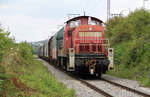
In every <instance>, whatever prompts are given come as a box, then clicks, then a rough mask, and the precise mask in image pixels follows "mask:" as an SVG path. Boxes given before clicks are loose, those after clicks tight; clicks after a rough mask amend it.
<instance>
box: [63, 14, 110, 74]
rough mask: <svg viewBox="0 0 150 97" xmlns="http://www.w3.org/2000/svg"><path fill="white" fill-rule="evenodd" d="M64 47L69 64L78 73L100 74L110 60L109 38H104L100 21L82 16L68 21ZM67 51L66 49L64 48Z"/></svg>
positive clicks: (103, 71) (107, 66)
mask: <svg viewBox="0 0 150 97" xmlns="http://www.w3.org/2000/svg"><path fill="white" fill-rule="evenodd" d="M67 27H68V28H66V29H67V30H66V32H67V34H66V35H67V37H66V38H65V40H66V43H65V44H66V45H65V46H66V48H68V49H69V64H70V65H69V66H70V67H72V68H73V70H75V71H77V73H79V74H92V75H98V76H101V74H102V73H105V72H106V71H107V70H108V68H109V66H110V63H112V61H110V60H109V59H110V58H112V56H110V55H109V54H110V52H109V51H110V49H109V40H108V39H105V38H104V27H103V25H102V21H100V20H99V19H97V18H93V17H88V16H83V17H80V18H75V19H74V20H70V21H69V22H68V26H67ZM66 51H67V50H66Z"/></svg>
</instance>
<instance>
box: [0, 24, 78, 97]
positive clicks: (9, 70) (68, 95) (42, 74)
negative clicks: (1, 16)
mask: <svg viewBox="0 0 150 97" xmlns="http://www.w3.org/2000/svg"><path fill="white" fill-rule="evenodd" d="M9 34H10V32H8V31H4V29H3V28H2V27H1V26H0V97H50V96H51V97H61V96H63V97H74V96H75V92H74V90H70V89H67V87H66V86H65V85H64V84H62V83H61V82H59V81H57V79H56V78H55V77H54V76H53V75H52V74H51V73H50V72H49V71H48V69H47V68H46V67H45V66H44V65H43V64H42V62H40V61H38V60H35V59H34V57H33V53H32V52H33V49H32V46H31V45H30V44H29V43H27V42H21V43H18V44H16V43H15V42H14V39H12V38H10V37H9Z"/></svg>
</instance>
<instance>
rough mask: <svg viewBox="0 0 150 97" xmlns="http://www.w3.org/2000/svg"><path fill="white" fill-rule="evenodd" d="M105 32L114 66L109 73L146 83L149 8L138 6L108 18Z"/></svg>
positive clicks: (149, 56) (148, 53)
mask: <svg viewBox="0 0 150 97" xmlns="http://www.w3.org/2000/svg"><path fill="white" fill-rule="evenodd" d="M106 36H107V37H109V38H110V40H111V46H112V47H114V48H115V65H116V69H115V70H114V71H112V72H111V73H110V72H109V73H110V74H113V75H116V76H119V77H123V78H130V79H135V80H138V81H140V82H141V83H142V84H144V85H148V68H149V67H150V60H149V59H150V52H149V50H150V39H149V37H150V12H149V11H146V10H144V9H140V10H135V11H134V12H131V13H130V14H129V15H128V16H127V17H115V18H112V19H110V20H109V21H108V22H107V23H106ZM149 85H150V84H149Z"/></svg>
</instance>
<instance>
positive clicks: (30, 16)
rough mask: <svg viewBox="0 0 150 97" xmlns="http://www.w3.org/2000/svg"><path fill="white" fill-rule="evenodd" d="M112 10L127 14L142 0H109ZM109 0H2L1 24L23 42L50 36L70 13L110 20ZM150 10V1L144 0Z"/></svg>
mask: <svg viewBox="0 0 150 97" xmlns="http://www.w3.org/2000/svg"><path fill="white" fill-rule="evenodd" d="M110 1H111V13H117V14H118V13H120V12H123V14H125V15H127V14H128V13H129V10H130V11H133V10H135V9H137V8H141V7H142V5H143V0H110ZM106 4H107V0H0V23H1V24H2V26H3V27H4V28H6V29H8V28H9V30H10V31H11V36H14V37H15V38H16V41H17V42H20V41H24V40H26V41H29V42H31V41H39V40H44V39H47V38H48V36H51V35H52V33H54V32H56V31H57V30H58V27H57V25H62V24H63V23H64V22H65V21H67V19H68V18H67V14H80V15H83V12H84V11H85V12H86V15H90V16H94V17H97V18H99V19H101V20H102V21H104V22H105V21H106V19H107V6H106ZM145 8H146V9H147V10H149V9H150V0H148V1H146V2H145Z"/></svg>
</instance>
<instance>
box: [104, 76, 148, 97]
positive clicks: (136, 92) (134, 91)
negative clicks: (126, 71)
mask: <svg viewBox="0 0 150 97" xmlns="http://www.w3.org/2000/svg"><path fill="white" fill-rule="evenodd" d="M102 80H103V81H106V82H108V83H110V84H113V85H115V86H118V87H120V88H122V89H126V90H127V91H131V92H133V93H135V94H138V95H141V96H143V97H150V95H149V94H146V93H143V92H141V91H138V90H135V89H133V88H130V87H127V86H124V85H121V84H119V83H116V82H113V81H110V80H106V79H104V78H102Z"/></svg>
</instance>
